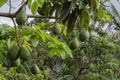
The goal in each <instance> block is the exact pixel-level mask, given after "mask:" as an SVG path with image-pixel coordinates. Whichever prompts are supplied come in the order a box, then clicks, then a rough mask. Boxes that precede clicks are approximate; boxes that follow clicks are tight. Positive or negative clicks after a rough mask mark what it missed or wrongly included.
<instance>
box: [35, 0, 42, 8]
mask: <svg viewBox="0 0 120 80" xmlns="http://www.w3.org/2000/svg"><path fill="white" fill-rule="evenodd" d="M36 2H37V5H38V6H39V7H40V8H42V6H43V4H44V0H36Z"/></svg>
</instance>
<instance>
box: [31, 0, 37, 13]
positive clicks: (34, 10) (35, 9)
mask: <svg viewBox="0 0 120 80" xmlns="http://www.w3.org/2000/svg"><path fill="white" fill-rule="evenodd" d="M37 10H38V4H37V2H36V1H33V3H32V4H31V11H32V14H34V15H35V14H36V12H37Z"/></svg>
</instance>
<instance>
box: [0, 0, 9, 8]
mask: <svg viewBox="0 0 120 80" xmlns="http://www.w3.org/2000/svg"><path fill="white" fill-rule="evenodd" d="M7 1H8V0H0V7H1V6H3V5H4V4H5V3H6V2H7Z"/></svg>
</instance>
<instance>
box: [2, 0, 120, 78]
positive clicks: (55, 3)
mask: <svg viewBox="0 0 120 80" xmlns="http://www.w3.org/2000/svg"><path fill="white" fill-rule="evenodd" d="M23 1H24V0H23ZM6 2H7V0H2V1H0V6H3V4H4V3H6ZM104 2H106V1H105V0H33V1H32V0H28V1H27V2H25V4H24V5H23V6H22V8H21V10H20V11H19V12H18V13H17V14H16V17H15V18H16V19H15V20H16V22H17V24H18V25H17V26H16V25H14V27H11V26H8V25H7V24H2V25H0V80H120V61H119V60H120V59H119V57H120V39H119V31H118V32H115V33H116V34H115V35H113V34H111V33H109V32H108V31H106V30H104V29H103V27H104V24H105V23H112V21H113V19H112V18H111V15H109V14H108V12H107V10H106V9H105V8H104V7H103V4H104ZM26 3H27V4H26ZM25 5H26V6H28V7H29V9H30V10H31V12H32V14H33V15H35V14H36V13H37V12H38V14H39V15H40V16H43V17H44V19H41V18H35V19H34V20H33V21H31V22H30V23H27V22H26V21H27V19H26V18H27V17H28V15H27V14H26V12H25ZM51 16H55V17H54V19H55V21H54V22H51V21H50V20H51V19H48V18H51ZM45 17H46V18H45ZM21 20H22V21H21ZM13 21H14V20H13ZM117 27H118V28H119V26H117Z"/></svg>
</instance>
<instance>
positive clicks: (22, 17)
mask: <svg viewBox="0 0 120 80" xmlns="http://www.w3.org/2000/svg"><path fill="white" fill-rule="evenodd" d="M26 21H27V14H26V12H25V9H24V7H23V8H22V9H21V10H20V11H19V12H18V14H17V15H16V23H17V24H18V25H24V24H25V22H26Z"/></svg>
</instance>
